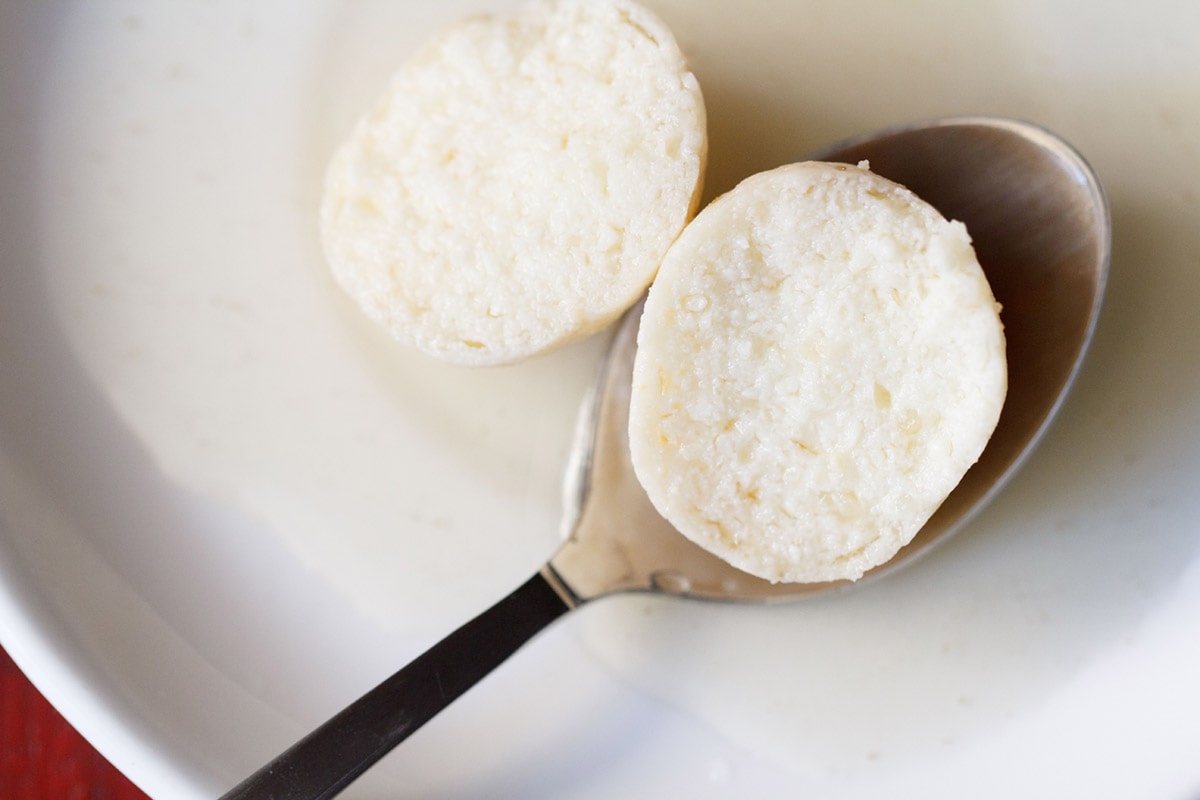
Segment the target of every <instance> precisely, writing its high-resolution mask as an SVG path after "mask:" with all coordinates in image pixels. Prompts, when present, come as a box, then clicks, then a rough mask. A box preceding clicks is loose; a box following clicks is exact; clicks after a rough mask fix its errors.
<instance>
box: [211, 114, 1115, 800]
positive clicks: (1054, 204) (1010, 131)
mask: <svg viewBox="0 0 1200 800" xmlns="http://www.w3.org/2000/svg"><path fill="white" fill-rule="evenodd" d="M808 158H810V159H813V160H823V161H840V162H847V163H856V162H858V161H862V160H867V161H869V162H870V167H871V170H872V171H874V172H876V173H877V174H879V175H882V176H884V177H886V178H890V179H891V180H893V181H896V182H898V183H901V184H903V185H905V186H907V187H908V188H909V189H911V190H912V191H913V192H915V193H916V194H917V195H918V196H920V197H921V198H923V199H924V200H926V201H927V202H929V203H931V204H932V205H933V206H934V207H936V208H937V209H938V210H939V211H941V213H942V214H943V215H944V216H946V217H949V218H951V219H957V220H960V221H962V222H963V223H965V224H966V226H967V230H968V231H969V232H970V234H971V236H972V238H973V240H974V243H975V249H976V253H977V255H978V257H979V262H980V265H981V266H982V267H983V270H984V272H985V273H986V275H987V277H988V280H989V282H990V283H991V286H992V289H993V292H994V294H995V296H996V299H997V300H998V301H999V302H1000V303H1001V305H1002V306H1003V311H1002V313H1001V319H1002V321H1003V322H1004V324H1005V331H1006V336H1007V346H1008V365H1009V390H1008V396H1007V398H1006V401H1005V406H1004V410H1003V412H1002V413H1001V416H1000V421H999V424H998V425H997V428H996V430H995V432H994V433H993V435H992V438H991V440H990V441H989V443H988V446H987V448H986V449H985V451H984V453H983V455H982V456H981V458H980V459H979V461H978V462H977V463H976V464H975V465H974V466H973V467H972V468H971V470H970V471H969V472H968V473H967V474H966V476H965V477H964V478H963V480H962V482H961V483H960V484H959V485H958V487H957V488H956V489H955V491H954V492H953V493H952V494H951V495H950V496H949V497H948V498H947V499H946V501H945V502H944V503H943V504H942V506H941V507H940V508H939V510H938V511H937V513H936V514H935V515H934V516H933V517H932V518H931V519H930V520H929V521H928V522H927V523H926V525H925V526H924V527H923V528H922V530H921V531H920V532H919V533H918V534H917V536H916V537H915V538H914V539H913V541H912V542H910V543H909V544H908V545H907V546H906V547H904V548H903V549H902V550H901V551H900V552H899V553H898V554H897V555H896V556H895V557H894V558H893V559H892V560H891V561H889V562H888V563H886V564H883V565H881V566H879V567H876V568H875V569H874V570H872V571H871V572H869V573H868V576H869V577H872V578H874V577H878V576H879V575H882V574H884V573H886V572H889V571H891V570H893V569H896V568H898V567H899V566H901V565H903V564H906V563H911V562H912V560H913V559H915V558H917V557H918V556H920V555H921V554H923V553H925V552H927V551H928V550H929V549H930V548H931V547H932V546H933V545H934V544H936V543H937V542H940V541H943V540H944V539H945V538H946V537H947V536H948V535H949V534H951V533H952V532H954V531H956V530H958V529H959V528H961V527H962V525H963V524H965V523H966V521H967V520H968V519H970V517H971V516H972V515H974V514H975V513H977V512H978V511H979V510H980V509H981V508H982V507H983V505H984V504H985V503H986V502H987V501H988V500H989V499H990V498H991V497H992V496H994V494H995V493H996V492H997V491H998V490H999V489H1000V487H1001V486H1002V485H1003V484H1004V483H1005V482H1006V481H1007V480H1008V479H1009V478H1010V477H1011V476H1012V474H1013V473H1014V472H1015V471H1016V470H1017V469H1018V468H1019V466H1020V464H1021V463H1022V461H1023V460H1024V458H1025V457H1026V456H1027V455H1028V454H1029V453H1030V452H1031V451H1032V449H1033V448H1034V446H1035V445H1036V444H1037V442H1038V441H1039V439H1040V438H1041V436H1042V434H1043V433H1044V431H1045V429H1046V427H1047V426H1048V425H1049V423H1050V421H1051V419H1052V418H1053V416H1054V414H1055V413H1056V412H1057V410H1058V409H1059V407H1060V406H1061V404H1062V401H1063V397H1064V396H1065V393H1066V391H1067V389H1068V388H1069V386H1070V385H1071V383H1072V381H1073V379H1074V377H1075V375H1076V373H1077V372H1078V369H1079V365H1080V362H1081V360H1082V358H1083V355H1084V351H1085V350H1086V349H1087V345H1088V342H1089V340H1090V338H1091V335H1092V331H1093V329H1094V327H1095V324H1096V318H1097V314H1098V312H1099V308H1100V303H1101V299H1102V296H1103V294H1104V285H1105V280H1106V276H1107V272H1108V260H1109V240H1110V226H1109V216H1108V206H1107V202H1106V201H1105V198H1104V193H1103V191H1102V189H1101V187H1100V183H1099V181H1098V180H1097V179H1096V176H1095V175H1094V173H1093V172H1092V170H1091V169H1090V167H1089V166H1088V165H1087V163H1086V162H1085V161H1084V160H1083V158H1082V157H1080V156H1079V154H1078V153H1076V152H1075V151H1074V150H1073V149H1072V148H1071V147H1070V146H1069V145H1067V144H1066V143H1065V142H1063V141H1062V140H1061V139H1059V138H1058V137H1056V136H1054V135H1053V134H1051V133H1049V132H1047V131H1045V130H1043V129H1041V128H1038V127H1036V126H1033V125H1029V124H1026V123H1022V122H1016V121H1012V120H1005V119H995V118H985V117H970V118H956V119H944V120H937V121H933V122H927V123H919V124H915V125H907V126H903V127H897V128H891V129H888V130H885V131H882V132H880V133H876V134H871V135H869V136H863V137H859V138H855V139H851V140H848V141H846V142H842V143H840V144H837V145H834V146H833V147H829V148H826V149H824V150H821V151H819V152H817V153H814V154H811V155H809V156H808ZM640 316H641V308H640V304H639V306H636V307H635V308H633V309H631V310H630V311H629V312H628V313H627V314H626V315H625V317H624V319H623V320H622V322H621V323H620V325H619V326H618V328H617V330H616V332H615V334H614V338H613V341H612V345H611V346H610V348H609V352H608V355H607V357H606V359H605V361H604V365H603V367H602V370H601V374H600V380H599V381H598V383H597V385H596V388H595V390H594V392H593V395H592V397H591V398H590V400H589V401H588V403H587V404H586V405H585V407H584V413H583V414H582V415H581V420H580V424H579V430H578V435H577V441H576V445H575V448H574V452H573V455H572V463H571V466H570V468H569V470H568V480H567V487H566V491H565V496H566V501H567V502H566V514H565V516H564V521H565V524H564V527H565V528H566V531H567V538H566V541H565V542H564V543H563V545H562V546H561V548H560V549H559V550H558V552H557V553H556V554H555V555H554V556H553V557H552V558H551V559H550V561H549V562H548V563H547V564H546V565H545V566H543V567H542V569H541V570H540V571H539V572H538V573H537V574H535V575H534V576H533V577H532V578H530V580H529V581H527V582H526V583H525V584H523V585H522V586H521V587H519V588H518V589H517V590H516V591H514V592H513V593H512V594H510V595H508V596H507V597H505V598H504V599H502V600H501V601H499V602H498V603H496V604H495V605H494V606H492V607H491V608H489V609H488V610H486V611H484V612H483V613H482V614H480V615H479V616H478V617H476V618H474V619H473V620H471V621H469V622H467V623H466V624H465V625H463V626H462V627H461V628H459V629H458V630H456V631H455V632H453V633H451V634H450V635H449V636H447V637H446V638H445V639H443V640H442V641H441V642H439V643H438V644H436V645H434V647H432V648H431V649H430V650H428V651H427V652H425V653H424V654H422V655H421V656H419V657H418V658H417V659H415V660H414V661H413V662H412V663H410V664H408V665H407V666H405V667H403V668H402V669H401V670H400V671H399V672H397V673H396V674H395V675H393V676H392V677H390V678H388V679H387V680H385V681H384V682H383V683H381V684H380V685H379V686H377V687H376V688H374V689H372V690H371V691H370V692H368V693H367V694H365V695H364V696H363V697H361V698H360V699H358V700H356V701H355V702H354V703H352V704H351V705H350V706H349V707H347V708H346V709H345V710H344V711H342V712H340V713H339V714H337V715H336V716H334V717H333V718H332V719H330V720H329V721H328V722H326V723H325V724H324V725H322V726H321V727H320V728H318V729H317V730H315V731H314V732H313V733H311V734H309V735H308V736H307V737H305V738H304V739H302V740H301V741H300V742H298V743H297V744H296V745H294V746H293V747H291V748H290V749H289V750H287V751H286V752H284V753H283V754H282V755H280V756H279V757H278V758H276V759H275V760H273V761H272V762H270V763H269V764H267V765H266V766H264V767H263V768H262V769H261V770H259V771H258V772H256V773H255V774H254V775H252V776H250V777H249V778H247V779H246V780H245V781H243V782H242V783H241V784H239V785H238V786H237V787H235V788H234V789H232V790H231V791H230V792H228V793H227V794H226V795H225V797H226V798H266V797H279V798H283V797H286V798H297V799H298V798H327V797H332V796H333V795H335V794H337V793H338V792H339V791H341V790H342V789H343V788H345V787H346V786H347V785H349V784H350V782H351V781H353V780H354V779H355V778H356V777H357V776H358V775H360V774H362V772H364V771H365V770H366V769H367V768H368V767H370V765H371V764H373V763H375V761H377V760H378V759H379V758H381V757H382V756H383V755H385V754H386V753H387V752H388V751H390V750H391V749H392V748H393V747H395V746H396V745H397V744H399V743H400V742H401V741H403V740H404V739H405V738H407V737H408V736H409V735H410V734H411V733H412V732H413V731H415V730H416V729H417V728H419V727H420V726H421V725H423V724H424V723H425V722H427V721H428V720H429V719H431V718H432V717H433V716H435V715H436V714H437V713H438V711H440V710H441V709H442V708H444V707H445V706H447V705H449V703H450V702H452V701H453V700H455V699H456V698H457V697H459V696H460V695H461V694H462V693H463V692H465V691H466V690H467V689H469V688H470V687H471V686H472V685H474V684H475V683H476V682H477V681H479V680H480V679H482V678H483V677H484V676H485V675H487V674H488V673H489V672H491V670H492V669H494V668H495V667H496V666H497V665H499V664H500V663H502V662H503V661H504V660H505V659H506V658H508V656H510V655H511V654H512V653H514V652H515V651H516V650H517V649H518V648H519V647H520V646H521V645H522V644H524V643H525V642H526V641H528V640H529V639H530V638H532V637H533V636H534V635H535V634H536V633H537V632H538V631H540V630H542V629H543V628H544V627H546V626H547V625H549V624H550V623H551V622H553V621H554V620H555V619H557V618H558V617H560V616H562V615H563V614H565V613H566V612H567V611H569V610H571V609H573V608H576V607H578V606H579V605H581V604H583V603H586V602H588V601H591V600H594V599H597V598H600V597H604V596H606V595H611V594H617V593H621V592H630V591H647V592H660V593H666V594H672V595H678V596H683V597H695V598H703V599H710V600H734V601H748V602H767V601H781V600H789V599H795V598H799V597H802V596H805V595H811V594H814V593H817V592H823V591H828V590H831V589H834V588H839V587H845V586H847V585H849V582H846V581H837V582H830V583H813V584H772V583H769V582H767V581H765V580H762V579H761V578H756V577H754V576H751V575H748V574H746V573H744V572H742V571H740V570H738V569H736V568H734V567H732V566H730V565H728V564H727V563H725V562H724V561H722V560H720V559H719V558H717V557H716V556H713V555H711V554H710V553H708V552H707V551H705V550H703V549H702V548H700V547H699V546H698V545H695V544H693V543H692V542H690V541H689V540H687V539H685V538H684V537H683V536H682V535H680V534H679V533H678V532H677V531H675V530H674V528H672V527H671V526H670V525H669V524H668V523H667V522H666V521H665V520H663V519H662V517H660V516H659V515H658V513H657V512H656V511H655V510H654V508H653V506H652V505H651V504H650V501H649V499H648V498H647V497H646V494H645V492H644V491H643V490H642V488H641V485H640V484H639V483H638V481H637V478H636V477H635V476H634V473H633V467H632V465H631V463H630V459H629V440H628V432H627V431H628V410H629V391H630V378H631V373H632V368H633V357H634V354H635V352H636V347H637V326H638V322H639V319H640Z"/></svg>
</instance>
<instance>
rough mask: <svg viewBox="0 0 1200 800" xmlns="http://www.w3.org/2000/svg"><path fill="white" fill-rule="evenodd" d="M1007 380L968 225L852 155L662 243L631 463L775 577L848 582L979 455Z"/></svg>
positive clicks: (788, 175)
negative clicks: (850, 160) (853, 161)
mask: <svg viewBox="0 0 1200 800" xmlns="http://www.w3.org/2000/svg"><path fill="white" fill-rule="evenodd" d="M1006 386H1007V370H1006V364H1005V346H1004V335H1003V329H1002V327H1001V323H1000V318H999V307H998V306H997V304H996V302H995V300H994V298H993V296H992V292H991V289H990V287H989V285H988V283H987V280H986V278H985V276H984V274H983V271H982V270H981V269H980V267H979V263H978V261H977V260H976V257H975V254H974V251H973V249H972V247H971V244H970V238H969V236H968V235H967V231H966V229H965V228H964V226H963V225H962V224H961V223H958V222H948V221H946V220H945V219H944V218H943V217H942V216H941V215H940V214H938V212H937V211H936V210H935V209H934V208H933V207H931V206H929V205H928V204H926V203H924V202H923V201H921V200H919V199H918V198H917V197H916V196H915V195H913V194H912V193H911V192H909V191H908V190H907V189H905V188H903V187H901V186H899V185H897V184H895V183H892V182H890V181H887V180H885V179H883V178H881V177H879V176H877V175H875V174H873V173H871V172H869V171H868V169H867V168H866V165H865V164H864V165H859V166H858V167H853V166H849V165H844V164H836V165H835V164H825V163H817V162H806V163H802V164H793V165H790V166H786V167H781V168H779V169H776V170H773V171H770V172H766V173H762V174H759V175H756V176H753V177H751V178H748V179H746V180H745V181H743V182H742V183H741V184H740V185H739V186H737V187H736V188H735V189H734V190H733V191H731V192H730V193H728V194H726V195H724V196H722V197H720V198H718V199H717V200H716V201H714V202H713V203H712V204H711V205H710V206H709V207H708V208H706V209H705V210H704V211H702V212H701V213H700V215H699V216H698V217H696V219H695V220H693V222H692V223H691V225H689V226H688V228H687V229H686V230H685V231H684V233H683V234H682V235H681V236H680V237H679V239H678V241H676V243H675V244H674V245H673V246H672V248H671V249H670V251H669V252H668V254H667V256H666V258H665V260H664V262H663V265H662V267H661V269H660V271H659V275H658V278H657V279H656V281H655V283H654V285H653V286H652V287H651V289H650V294H649V297H648V299H647V302H646V308H645V311H644V314H643V317H642V321H641V329H640V332H639V336H638V352H637V357H636V360H635V364H634V376H633V388H632V403H631V408H630V427H629V433H630V445H631V449H632V457H633V464H634V467H635V470H636V473H637V476H638V478H639V480H640V481H641V483H642V484H643V486H644V487H645V488H646V491H647V493H648V494H649V496H650V499H651V501H652V502H653V503H654V505H655V506H656V507H657V508H658V510H659V512H660V513H662V514H663V516H664V517H666V519H667V520H669V521H670V522H671V523H673V524H674V525H675V527H677V528H678V529H679V530H680V531H681V532H682V533H683V534H685V535H686V536H688V537H689V538H690V539H692V540H694V541H695V542H697V543H698V544H700V545H702V546H703V547H705V548H707V549H709V550H710V551H712V552H714V553H716V554H717V555H719V556H721V557H722V558H724V559H725V560H727V561H729V562H730V563H732V564H733V565H734V566H736V567H739V568H740V569H742V570H744V571H747V572H750V573H753V574H755V575H758V576H760V577H764V578H767V579H769V580H771V581H789V582H790V581H794V582H820V581H830V580H837V579H857V578H858V577H860V576H861V575H862V574H863V573H864V572H865V571H866V570H868V569H870V568H872V567H874V566H876V565H878V564H881V563H883V562H885V561H887V560H888V559H890V558H891V557H892V556H893V555H895V553H896V552H897V551H898V550H899V549H900V547H902V546H903V545H904V544H906V543H907V542H908V541H909V540H911V539H912V537H913V536H914V535H915V534H916V533H917V531H918V530H919V529H920V528H921V526H922V525H923V524H924V523H925V521H926V520H927V519H928V518H929V517H930V516H931V515H932V513H933V512H934V511H935V510H936V509H937V507H938V506H939V505H940V504H941V502H942V500H944V499H945V497H946V496H947V495H948V494H949V493H950V491H951V490H952V489H953V488H954V486H955V485H957V484H958V482H959V481H960V480H961V478H962V476H963V475H964V474H965V472H966V471H967V469H968V468H969V467H970V466H971V465H972V464H973V463H974V462H975V461H976V460H977V459H978V457H979V455H980V454H981V453H982V451H983V449H984V446H985V445H986V443H987V441H988V439H989V438H990V436H991V433H992V431H993V429H994V428H995V426H996V423H997V421H998V419H999V415H1000V409H1001V406H1002V405H1003V402H1004V396H1005V392H1006Z"/></svg>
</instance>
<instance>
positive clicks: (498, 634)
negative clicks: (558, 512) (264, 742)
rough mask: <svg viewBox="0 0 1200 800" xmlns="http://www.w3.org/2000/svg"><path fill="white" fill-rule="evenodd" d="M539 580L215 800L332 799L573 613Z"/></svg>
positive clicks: (541, 575) (548, 583)
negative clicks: (498, 668)
mask: <svg viewBox="0 0 1200 800" xmlns="http://www.w3.org/2000/svg"><path fill="white" fill-rule="evenodd" d="M547 573H550V568H549V567H546V568H544V569H543V570H542V571H541V572H539V573H538V574H536V575H534V576H533V577H532V578H530V579H529V580H528V581H526V582H525V583H524V584H523V585H521V586H520V587H519V588H518V589H517V590H516V591H514V592H513V593H512V594H510V595H508V596H507V597H505V598H504V599H503V600H500V601H499V602H498V603H496V604H495V605H494V606H492V607H491V608H489V609H487V610H486V611H484V612H483V613H482V614H480V615H479V616H477V617H475V618H474V619H472V620H471V621H470V622H467V623H466V624H464V625H463V626H462V627H460V628H459V629H458V630H456V631H454V632H453V633H451V634H450V635H449V636H447V637H446V638H444V639H442V640H441V641H440V642H438V643H437V644H435V645H434V646H433V647H431V648H430V649H429V650H427V651H425V653H423V654H422V655H420V656H418V657H417V658H416V659H415V660H413V661H412V662H411V663H409V664H408V665H407V666H405V667H403V668H402V669H401V670H400V671H399V672H397V673H396V674H394V675H392V676H391V677H390V678H388V679H386V680H385V681H383V683H381V684H379V685H378V686H376V687H375V688H374V689H372V690H371V691H369V692H367V693H366V694H364V695H363V696H362V697H360V698H359V699H358V700H355V701H354V702H353V703H351V704H350V705H349V706H347V707H346V708H345V709H344V710H343V711H341V712H339V713H338V714H337V715H335V716H334V717H333V718H332V719H330V720H329V721H328V722H326V723H325V724H323V725H322V726H321V727H319V728H317V729H316V730H314V731H313V732H312V733H310V734H308V735H307V736H305V737H304V738H303V739H301V740H300V741H299V742H297V743H296V744H294V745H292V746H291V747H290V748H289V749H287V750H286V751H284V752H283V753H282V754H281V755H279V756H277V757H276V758H275V759H274V760H273V761H271V762H270V763H268V764H266V765H265V766H264V767H262V768H261V769H259V770H258V771H257V772H255V773H254V774H253V775H251V776H250V777H249V778H247V779H246V780H244V781H242V783H240V784H238V785H237V786H236V787H234V788H233V789H231V790H230V791H229V792H227V793H226V794H224V795H223V796H222V800H251V799H252V798H253V799H254V800H262V799H263V798H274V799H276V800H283V799H284V798H287V799H288V800H321V798H328V797H333V796H334V795H336V794H338V793H339V792H340V791H342V790H343V789H345V788H346V787H347V786H349V785H350V783H351V782H352V781H354V779H355V778H357V777H358V776H359V775H361V774H362V773H363V772H365V771H366V770H367V768H369V767H370V766H371V765H372V764H374V763H375V762H376V761H378V760H379V759H380V758H382V757H383V756H384V755H386V754H387V753H388V752H390V751H391V749H392V748H393V747H395V746H396V745H398V744H400V742H402V741H404V740H405V739H407V738H408V736H409V735H410V734H412V733H413V732H414V731H415V730H417V729H418V728H420V727H421V726H422V725H424V724H425V723H426V722H428V721H429V720H430V719H432V718H433V717H434V716H435V715H436V714H437V713H438V712H439V711H441V710H442V709H443V708H445V707H446V706H448V705H450V703H452V702H453V701H454V700H455V699H457V698H458V697H459V696H460V695H461V694H463V692H465V691H467V690H468V689H470V688H471V687H472V686H474V685H475V684H476V683H478V682H479V681H480V680H481V679H482V678H483V677H484V676H486V675H487V674H488V673H489V672H491V671H492V670H493V669H495V668H496V667H497V666H499V665H500V663H501V662H503V661H504V660H505V659H507V658H508V657H509V656H510V655H512V654H513V653H515V652H516V651H517V649H518V648H519V647H521V645H523V644H525V642H527V641H529V640H530V639H532V638H533V637H534V635H536V634H537V633H538V632H539V631H541V630H542V629H543V628H545V627H546V626H547V625H549V624H550V623H551V622H553V621H554V620H556V619H558V618H559V617H561V616H562V615H563V614H565V613H566V612H567V611H569V610H570V609H571V608H572V607H573V606H574V604H573V603H571V604H568V602H567V601H566V600H564V599H563V597H562V596H561V595H560V594H559V592H558V591H556V590H555V588H554V586H553V585H552V583H551V579H548V577H547ZM551 574H552V573H551Z"/></svg>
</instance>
